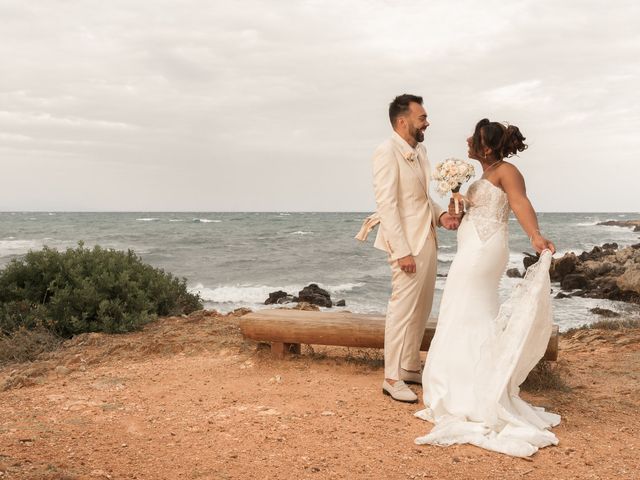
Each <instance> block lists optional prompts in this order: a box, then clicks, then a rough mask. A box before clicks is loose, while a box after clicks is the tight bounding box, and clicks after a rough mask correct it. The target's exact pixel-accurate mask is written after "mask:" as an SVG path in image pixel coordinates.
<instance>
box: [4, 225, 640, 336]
mask: <svg viewBox="0 0 640 480" xmlns="http://www.w3.org/2000/svg"><path fill="white" fill-rule="evenodd" d="M369 213H370V212H340V213H326V212H242V213H241V212H224V213H222V212H219V213H218V212H180V213H175V212H174V213H171V212H164V213H159V212H152V213H149V212H146V213H145V212H139V213H130V212H127V213H86V212H81V213H74V212H0V269H2V268H4V266H6V265H7V263H9V262H10V261H11V260H13V259H19V258H20V257H22V256H23V255H25V254H26V253H27V252H28V251H29V250H39V249H41V248H42V247H43V246H45V245H47V246H49V247H51V248H55V249H58V250H64V249H67V248H74V247H76V246H77V245H78V242H84V244H85V246H87V247H92V246H94V245H100V246H102V247H105V248H112V249H116V250H129V249H130V250H133V251H134V252H135V253H136V254H138V255H139V256H140V257H141V258H142V259H143V261H145V262H147V263H149V264H151V265H153V266H154V267H157V268H161V269H164V270H165V271H167V272H171V273H172V274H174V275H175V276H178V277H181V278H185V279H186V281H187V285H188V287H189V289H190V290H191V291H192V292H196V293H198V294H199V295H200V296H201V298H202V300H203V302H204V304H205V308H207V309H215V310H217V311H219V312H229V311H232V310H234V309H236V308H240V307H248V308H250V309H253V310H257V309H263V308H273V307H270V306H266V305H264V301H265V300H266V299H267V298H268V296H269V293H270V292H274V291H276V290H284V291H286V292H288V293H290V294H297V292H298V291H299V290H301V289H302V288H303V287H304V286H306V285H308V284H310V283H316V284H318V285H319V286H320V287H322V288H324V289H326V290H327V291H329V293H330V294H331V297H332V299H333V300H334V301H337V300H345V302H346V306H345V307H334V309H335V310H349V311H351V312H358V313H376V314H384V312H385V310H386V304H387V301H388V297H389V294H390V291H391V280H390V271H389V266H388V265H387V262H386V254H385V253H384V252H381V251H379V250H377V249H375V248H373V239H374V238H375V231H374V232H372V234H371V235H370V236H369V239H368V240H367V242H365V243H361V242H359V241H357V240H355V239H354V235H355V234H356V233H357V232H358V230H359V228H360V225H361V222H362V220H363V218H365V217H366V216H367V215H369ZM538 218H539V223H540V227H541V230H542V232H543V234H544V235H545V236H546V237H548V238H550V239H551V240H553V241H554V243H555V245H556V248H557V249H558V253H557V254H556V257H558V256H561V255H562V254H564V253H566V252H576V253H581V252H582V251H585V250H591V249H592V248H593V247H594V246H595V245H601V244H603V243H605V242H617V243H618V244H619V245H620V246H621V247H624V246H628V245H632V244H636V243H639V242H640V234H639V233H637V232H635V233H634V232H633V231H632V229H630V228H625V227H612V226H602V225H598V223H599V222H603V221H606V220H632V219H638V218H640V213H616V212H609V213H538ZM509 230H510V241H509V245H510V247H509V248H510V256H509V266H508V268H519V269H520V271H523V270H524V267H523V263H522V260H523V257H524V255H523V252H530V253H533V250H532V249H531V247H530V246H529V240H528V238H527V237H526V235H525V234H524V232H523V231H522V230H521V228H520V226H519V224H518V222H517V221H516V219H515V218H514V217H513V216H512V217H511V218H510V221H509ZM438 239H439V250H438V274H439V275H438V278H437V280H436V292H435V299H434V307H433V311H432V316H437V314H438V305H439V303H440V298H441V295H442V290H443V288H444V285H445V282H446V274H447V271H448V269H449V266H450V265H451V261H452V260H453V258H454V255H455V253H456V234H455V232H449V231H446V230H443V229H439V236H438ZM519 281H520V280H519V279H517V278H509V277H507V276H506V275H504V276H503V279H502V281H501V286H500V296H501V298H502V299H503V300H505V299H506V298H507V297H508V295H509V292H510V291H511V289H512V288H514V287H515V285H517V283H518V282H519ZM552 288H553V291H554V292H553V295H554V296H555V294H556V293H557V292H558V291H559V290H560V286H559V285H557V284H554V285H552ZM553 307H554V320H555V322H556V323H557V324H558V325H559V326H560V329H561V330H566V329H568V328H571V327H576V326H581V325H584V324H588V323H591V322H593V321H596V320H599V319H600V317H598V316H597V315H594V314H593V313H591V312H590V309H592V308H594V307H601V308H607V309H610V310H613V311H616V312H620V313H622V314H623V315H626V316H633V317H635V316H638V315H640V309H639V307H638V306H637V305H632V304H628V303H625V302H614V301H609V300H601V299H585V298H578V297H576V298H564V299H555V298H554V300H553Z"/></svg>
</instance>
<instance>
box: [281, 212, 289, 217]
mask: <svg viewBox="0 0 640 480" xmlns="http://www.w3.org/2000/svg"><path fill="white" fill-rule="evenodd" d="M278 215H280V216H281V217H288V216H289V215H291V214H290V213H284V212H281V213H279V214H278Z"/></svg>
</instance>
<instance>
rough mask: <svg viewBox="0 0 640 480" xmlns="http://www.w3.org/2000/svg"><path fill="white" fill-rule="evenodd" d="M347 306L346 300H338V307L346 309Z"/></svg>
mask: <svg viewBox="0 0 640 480" xmlns="http://www.w3.org/2000/svg"><path fill="white" fill-rule="evenodd" d="M346 306H347V302H345V301H344V300H338V301H337V302H336V307H346Z"/></svg>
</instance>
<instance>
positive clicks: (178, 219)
mask: <svg viewBox="0 0 640 480" xmlns="http://www.w3.org/2000/svg"><path fill="white" fill-rule="evenodd" d="M169 221H170V222H184V220H182V219H181V218H170V219H169Z"/></svg>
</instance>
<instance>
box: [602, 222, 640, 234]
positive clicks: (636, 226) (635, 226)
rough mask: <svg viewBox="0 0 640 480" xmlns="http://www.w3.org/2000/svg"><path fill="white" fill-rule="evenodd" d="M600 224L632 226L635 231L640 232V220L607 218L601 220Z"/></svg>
mask: <svg viewBox="0 0 640 480" xmlns="http://www.w3.org/2000/svg"><path fill="white" fill-rule="evenodd" d="M598 225H606V226H609V227H630V228H633V231H634V232H640V220H607V221H606V222H600V223H598Z"/></svg>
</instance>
